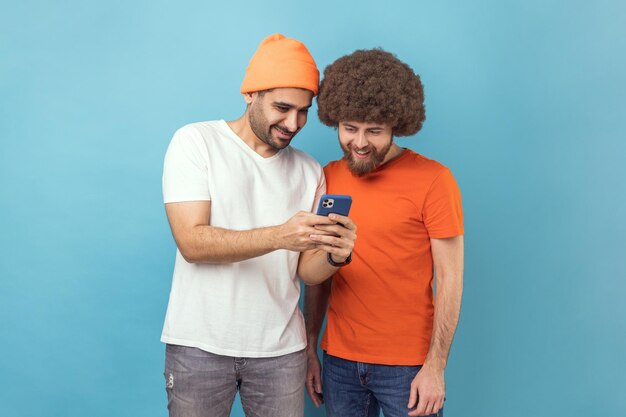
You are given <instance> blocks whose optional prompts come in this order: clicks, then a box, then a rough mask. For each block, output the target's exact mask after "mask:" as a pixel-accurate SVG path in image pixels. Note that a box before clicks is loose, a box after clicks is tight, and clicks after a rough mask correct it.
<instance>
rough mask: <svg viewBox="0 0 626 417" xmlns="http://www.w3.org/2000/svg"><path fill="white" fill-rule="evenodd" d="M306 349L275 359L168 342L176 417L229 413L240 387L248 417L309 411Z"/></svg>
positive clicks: (292, 416)
mask: <svg viewBox="0 0 626 417" xmlns="http://www.w3.org/2000/svg"><path fill="white" fill-rule="evenodd" d="M305 376H306V355H305V353H304V351H303V350H302V351H299V352H295V353H290V354H288V355H284V356H278V357H274V358H233V357H229V356H221V355H215V354H212V353H209V352H205V351H203V350H200V349H196V348H190V347H185V346H176V345H167V347H166V350H165V387H166V391H167V399H168V404H167V408H168V409H169V415H170V417H228V416H229V415H230V410H231V408H232V405H233V400H234V398H235V394H236V392H237V390H239V396H240V397H241V404H242V406H243V410H244V412H245V414H246V416H247V417H268V416H273V417H302V416H303V415H304V380H305Z"/></svg>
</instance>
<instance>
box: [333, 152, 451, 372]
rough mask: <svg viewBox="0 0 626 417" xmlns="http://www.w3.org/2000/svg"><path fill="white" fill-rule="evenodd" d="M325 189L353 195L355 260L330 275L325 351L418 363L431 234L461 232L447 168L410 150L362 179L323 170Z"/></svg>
mask: <svg viewBox="0 0 626 417" xmlns="http://www.w3.org/2000/svg"><path fill="white" fill-rule="evenodd" d="M324 172H325V174H326V182H327V186H328V193H330V194H348V195H351V196H352V208H351V210H350V218H352V220H354V222H355V224H356V226H357V240H356V243H355V247H354V251H353V254H352V263H350V264H349V265H347V266H344V267H343V268H341V269H340V270H339V271H338V272H337V273H336V274H335V275H334V276H333V281H332V290H331V295H330V305H329V309H328V320H327V325H326V331H325V332H324V336H323V338H322V343H321V346H322V349H324V350H326V351H327V352H328V353H329V354H330V355H333V356H338V357H341V358H344V359H348V360H353V361H358V362H367V363H377V364H386V365H420V364H423V363H424V360H425V358H426V355H427V354H428V349H429V346H430V337H431V333H432V328H433V312H434V306H433V292H432V285H433V259H432V254H431V249H430V238H447V237H453V236H458V235H462V234H463V211H462V208H461V194H460V192H459V188H458V186H457V184H456V181H455V180H454V177H453V176H452V173H451V172H450V170H449V169H448V168H446V167H445V166H443V165H441V164H440V163H438V162H436V161H433V160H431V159H428V158H425V157H423V156H421V155H419V154H417V153H415V152H413V151H411V150H409V149H405V150H404V151H403V153H402V154H400V156H398V157H397V158H395V159H393V160H391V161H389V162H387V163H386V164H384V165H382V166H381V167H379V168H378V169H376V170H375V171H373V172H371V173H369V174H367V175H365V176H364V177H356V176H353V175H352V174H351V173H350V171H349V169H348V167H347V165H346V163H345V161H343V160H340V161H334V162H331V163H330V164H328V165H327V166H326V167H325V168H324Z"/></svg>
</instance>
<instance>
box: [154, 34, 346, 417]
mask: <svg viewBox="0 0 626 417" xmlns="http://www.w3.org/2000/svg"><path fill="white" fill-rule="evenodd" d="M318 84H319V72H318V70H317V67H316V65H315V61H314V60H313V58H312V57H311V55H310V53H309V52H308V50H307V49H306V47H305V46H304V44H302V43H300V42H298V41H296V40H294V39H290V38H286V37H284V36H283V35H280V34H274V35H271V36H269V37H268V38H266V39H265V40H264V41H263V42H262V43H261V44H260V46H259V48H258V49H257V51H256V53H255V54H254V56H253V57H252V59H251V60H250V64H249V66H248V69H247V71H246V75H245V78H244V80H243V84H242V86H241V93H242V94H243V95H244V99H245V101H246V103H247V107H246V111H245V113H244V114H243V116H242V117H241V118H239V119H237V120H234V121H230V122H226V121H223V120H218V121H210V122H201V123H194V124H190V125H187V126H184V127H183V128H181V129H179V130H178V131H177V132H176V134H175V135H174V137H173V139H172V141H171V143H170V146H169V148H168V150H167V154H166V156H165V164H164V172H163V196H164V201H165V208H166V212H167V217H168V220H169V223H170V227H171V229H172V234H173V235H174V239H175V240H176V244H177V247H178V251H177V253H176V264H175V267H174V277H173V282H172V290H171V293H170V300H169V304H168V308H167V315H166V318H165V325H164V328H163V334H162V336H161V341H163V342H164V343H166V344H167V347H166V363H165V380H166V390H167V396H168V409H169V411H170V416H172V417H182V416H185V417H190V416H207V417H209V416H210V417H216V416H224V417H227V416H228V415H229V414H230V410H231V407H232V404H233V400H234V397H235V394H236V392H237V391H239V394H240V397H241V401H242V405H243V409H244V411H245V413H246V415H247V416H248V417H251V416H259V417H261V416H263V417H269V416H271V417H281V416H285V417H287V416H288V417H293V416H302V415H303V410H304V404H303V401H304V399H303V387H304V384H303V381H304V375H305V373H306V355H305V353H304V348H305V347H306V334H305V329H304V321H303V318H302V313H301V312H300V309H299V308H298V299H299V296H300V283H299V279H298V276H299V277H300V278H302V279H303V280H304V281H305V282H306V283H309V284H311V283H312V284H314V283H319V282H321V281H323V280H324V279H326V278H327V277H329V276H330V275H332V274H333V273H334V272H336V271H337V269H338V268H339V267H340V266H342V265H343V264H346V263H347V262H349V260H350V254H351V251H352V248H353V246H354V241H355V238H356V227H355V226H354V224H353V223H352V221H351V220H350V219H349V218H347V217H343V216H338V215H331V216H329V217H325V216H317V215H315V214H312V213H311V211H312V210H313V208H314V205H315V203H316V201H317V200H318V199H319V197H320V195H322V194H323V193H324V192H325V190H326V183H325V180H324V174H323V171H322V169H321V167H320V165H319V164H318V163H317V162H316V161H315V160H314V159H313V158H311V157H310V156H309V155H307V154H305V153H304V152H302V151H299V150H297V149H295V148H293V147H291V146H289V144H290V142H291V139H292V138H293V137H294V135H295V134H296V133H298V131H299V130H300V129H301V128H302V127H303V126H304V124H305V123H306V120H307V111H308V109H309V107H310V106H311V101H312V99H313V97H314V96H315V95H316V94H317V91H318ZM301 252H302V254H300V253H301Z"/></svg>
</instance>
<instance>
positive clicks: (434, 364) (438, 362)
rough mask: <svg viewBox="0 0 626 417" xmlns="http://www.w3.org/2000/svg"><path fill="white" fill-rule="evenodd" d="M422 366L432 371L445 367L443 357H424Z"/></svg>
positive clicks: (439, 370)
mask: <svg viewBox="0 0 626 417" xmlns="http://www.w3.org/2000/svg"><path fill="white" fill-rule="evenodd" d="M423 366H424V367H426V368H430V369H432V370H433V371H438V372H443V371H444V370H445V369H446V361H445V360H443V359H432V358H431V359H429V358H426V360H425V361H424V365H423Z"/></svg>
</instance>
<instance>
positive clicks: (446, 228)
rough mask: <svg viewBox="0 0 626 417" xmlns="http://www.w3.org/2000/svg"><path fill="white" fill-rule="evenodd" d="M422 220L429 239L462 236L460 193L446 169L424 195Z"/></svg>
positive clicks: (450, 173)
mask: <svg viewBox="0 0 626 417" xmlns="http://www.w3.org/2000/svg"><path fill="white" fill-rule="evenodd" d="M423 219H424V225H425V226H426V230H428V235H429V236H430V237H431V238H435V239H443V238H447V237H454V236H459V235H462V234H463V207H462V205H461V192H460V190H459V186H458V185H457V183H456V180H455V179H454V176H452V172H450V170H449V169H448V168H445V169H444V170H443V171H442V172H441V174H439V175H438V176H437V178H435V180H434V181H433V183H432V184H431V186H430V189H429V190H428V193H427V194H426V198H425V200H424V206H423Z"/></svg>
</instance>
